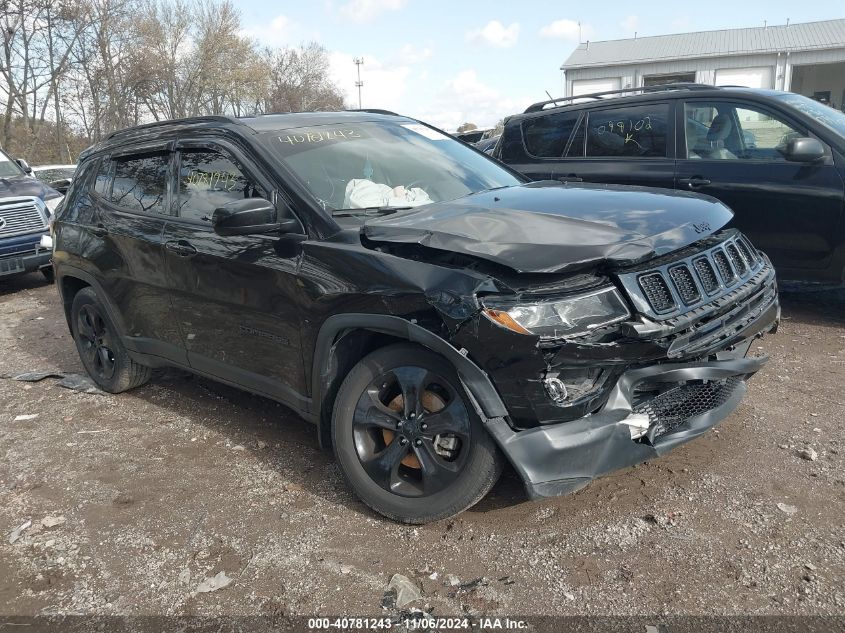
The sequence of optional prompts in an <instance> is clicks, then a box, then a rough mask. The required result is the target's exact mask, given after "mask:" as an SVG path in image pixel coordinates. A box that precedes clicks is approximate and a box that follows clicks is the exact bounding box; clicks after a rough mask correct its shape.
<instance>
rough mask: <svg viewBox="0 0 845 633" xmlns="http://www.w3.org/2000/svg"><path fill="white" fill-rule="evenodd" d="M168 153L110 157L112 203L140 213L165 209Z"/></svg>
mask: <svg viewBox="0 0 845 633" xmlns="http://www.w3.org/2000/svg"><path fill="white" fill-rule="evenodd" d="M168 162H169V155H168V154H166V153H162V154H147V155H145V156H128V157H124V156H121V157H119V158H117V159H115V160H114V179H113V183H112V191H111V196H110V197H109V200H111V202H112V204H115V205H117V206H119V207H123V208H125V209H129V210H131V211H140V212H143V213H165V207H164V205H165V202H166V198H167V170H168Z"/></svg>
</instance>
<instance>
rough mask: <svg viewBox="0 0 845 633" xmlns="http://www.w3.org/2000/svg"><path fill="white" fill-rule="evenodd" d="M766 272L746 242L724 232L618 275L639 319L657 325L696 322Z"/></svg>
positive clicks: (762, 259) (733, 232) (731, 232)
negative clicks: (654, 321) (683, 320)
mask: <svg viewBox="0 0 845 633" xmlns="http://www.w3.org/2000/svg"><path fill="white" fill-rule="evenodd" d="M767 270H770V265H769V263H768V260H767V259H766V258H765V257H763V256H762V255H760V254H758V253H757V252H756V251H755V250H754V248H753V247H752V246H751V244H750V243H749V242H748V241H747V238H746V237H745V236H743V235H742V234H741V233H739V232H738V231H736V230H727V231H725V232H723V233H722V234H720V235H714V236H712V237H710V238H706V239H705V240H702V241H701V243H700V244H699V245H698V248H696V246H695V245H693V246H690V247H689V248H687V249H685V250H684V251H682V254H681V255H679V256H677V257H675V258H674V259H673V258H672V257H671V256H665V257H663V258H660V259H658V260H656V261H655V263H654V264H652V265H651V266H647V265H644V266H642V267H641V268H636V269H633V270H631V271H629V272H623V273H620V274H619V275H618V280H619V281H620V282H621V284H622V285H623V287H624V288H625V290H626V292H627V293H628V297H629V298H630V300H631V302H632V303H633V304H634V306H635V308H636V309H637V311H638V312H640V313H641V314H643V315H645V316H647V317H651V318H652V319H657V320H660V321H668V320H674V319H676V317H680V316H681V315H683V314H687V313H690V314H691V316H694V318H695V319H696V320H698V319H701V318H702V317H704V316H705V315H706V314H707V313H708V312H709V311H710V309H711V307H712V308H713V309H716V308H718V309H721V308H720V307H719V306H721V300H722V298H723V297H725V296H726V295H731V294H732V293H735V292H737V291H739V290H740V289H742V288H745V287H746V286H748V285H749V284H752V285H754V284H757V283H758V282H760V281H762V280H763V277H764V276H765V275H764V274H763V273H764V272H765V271H767Z"/></svg>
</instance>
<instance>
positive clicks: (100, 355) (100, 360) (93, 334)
mask: <svg viewBox="0 0 845 633" xmlns="http://www.w3.org/2000/svg"><path fill="white" fill-rule="evenodd" d="M76 328H77V332H79V339H80V342H81V351H82V354H83V355H84V361H85V366H86V367H90V368H91V369H93V371H94V373H95V374H96V377H97V378H99V380H101V381H104V382H107V381H109V380H111V379H112V377H114V372H115V358H114V352H113V351H112V348H113V347H114V343H113V342H112V336H113V334H112V333H111V332H110V331H109V327H108V325H106V322H105V320H104V319H103V315H102V314H100V311H99V309H98V308H97V306H95V305H92V304H88V305H85V306H82V308H81V309H80V310H79V313H78V315H77V317H76Z"/></svg>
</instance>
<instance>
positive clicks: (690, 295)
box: [669, 264, 701, 306]
mask: <svg viewBox="0 0 845 633" xmlns="http://www.w3.org/2000/svg"><path fill="white" fill-rule="evenodd" d="M669 276H670V277H672V283H673V284H675V289H676V290H677V291H678V294H679V295H680V296H681V301H683V302H684V303H685V304H687V305H688V306H691V305H693V304H694V303H696V302H697V301H698V300H699V299H701V294H700V293H699V292H698V287H697V286H696V285H695V280H694V279H693V278H692V272H690V269H689V268H687V266H686V264H681V265H680V266H673V267H672V268H670V269H669Z"/></svg>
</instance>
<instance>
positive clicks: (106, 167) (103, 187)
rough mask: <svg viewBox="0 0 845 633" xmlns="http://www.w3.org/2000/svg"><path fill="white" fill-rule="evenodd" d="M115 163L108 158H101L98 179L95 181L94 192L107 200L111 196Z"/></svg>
mask: <svg viewBox="0 0 845 633" xmlns="http://www.w3.org/2000/svg"><path fill="white" fill-rule="evenodd" d="M112 165H113V163H112V162H111V161H110V160H109V159H108V158H103V159H102V160H100V168H99V170H98V171H97V180H96V181H95V183H94V192H95V193H98V194H99V195H101V196H102V197H103V198H105V199H106V200H108V199H109V197H110V196H111V175H112Z"/></svg>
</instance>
